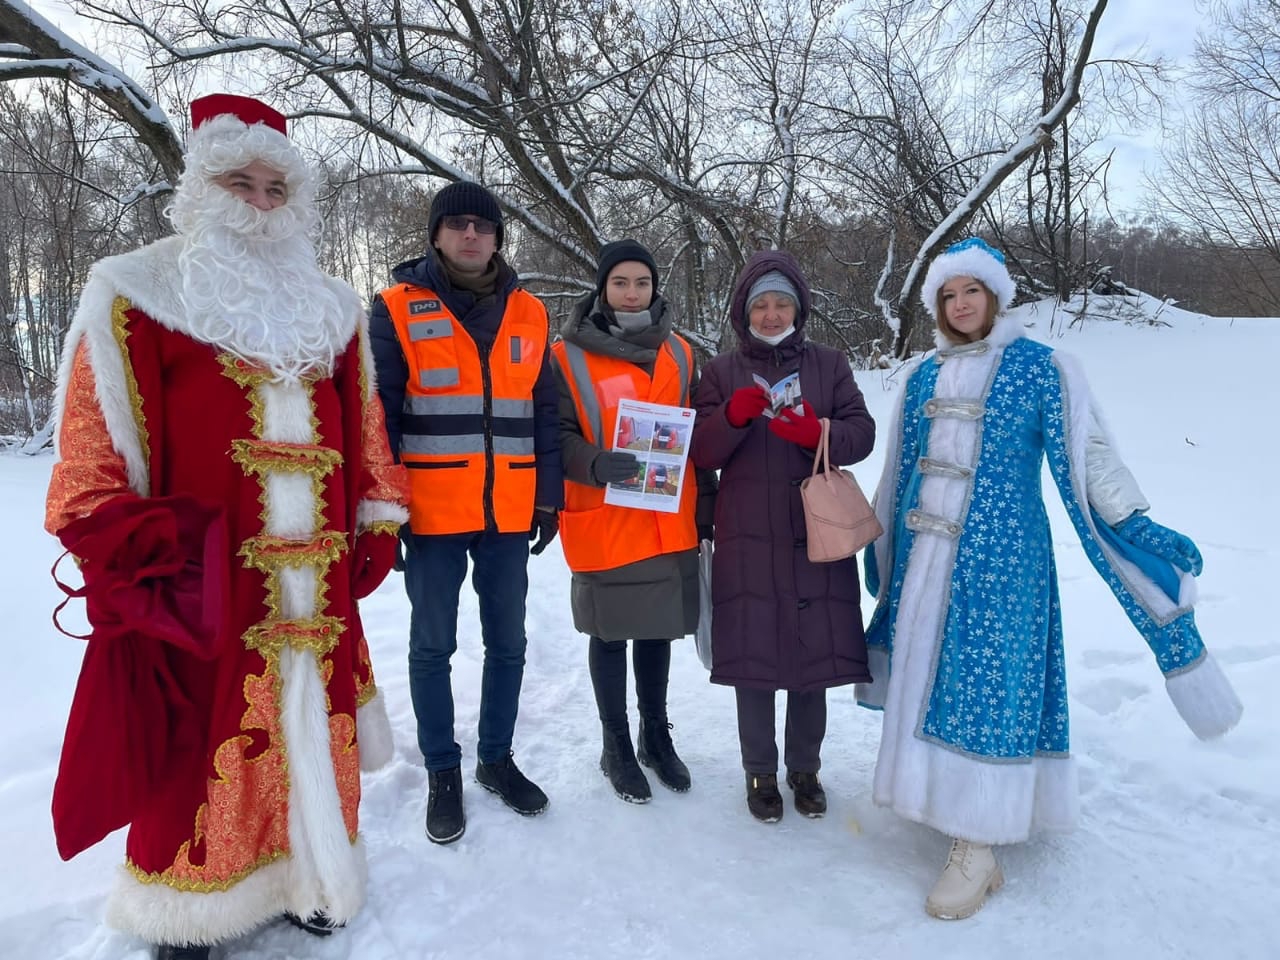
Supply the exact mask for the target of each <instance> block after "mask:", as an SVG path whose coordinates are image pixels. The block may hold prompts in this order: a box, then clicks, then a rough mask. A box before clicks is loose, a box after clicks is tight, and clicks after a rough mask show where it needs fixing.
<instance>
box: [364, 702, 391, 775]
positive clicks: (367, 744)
mask: <svg viewBox="0 0 1280 960" xmlns="http://www.w3.org/2000/svg"><path fill="white" fill-rule="evenodd" d="M356 743H357V744H358V746H359V748H360V769H361V770H364V771H366V772H368V771H370V770H381V769H382V768H383V767H385V766H386V765H387V764H388V763H390V762H391V760H392V759H393V758H394V757H395V755H396V743H395V738H394V737H393V736H392V735H391V721H390V720H389V719H387V700H386V698H385V697H384V696H383V695H382V691H381V690H378V691H377V692H375V693H374V695H373V699H372V700H370V701H369V702H368V703H366V704H365V705H364V706H363V707H360V708H359V709H357V710H356Z"/></svg>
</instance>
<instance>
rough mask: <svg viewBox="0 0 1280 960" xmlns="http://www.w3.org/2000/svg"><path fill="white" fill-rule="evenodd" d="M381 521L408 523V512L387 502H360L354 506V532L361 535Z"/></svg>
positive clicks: (396, 504)
mask: <svg viewBox="0 0 1280 960" xmlns="http://www.w3.org/2000/svg"><path fill="white" fill-rule="evenodd" d="M382 520H389V521H391V522H392V523H401V524H403V523H408V522H409V511H408V509H407V508H405V507H402V506H400V504H398V503H391V502H390V501H388V500H361V501H360V502H359V503H358V504H357V505H356V532H357V533H363V532H364V531H365V530H368V529H369V527H371V526H372V525H373V524H375V523H378V522H379V521H382Z"/></svg>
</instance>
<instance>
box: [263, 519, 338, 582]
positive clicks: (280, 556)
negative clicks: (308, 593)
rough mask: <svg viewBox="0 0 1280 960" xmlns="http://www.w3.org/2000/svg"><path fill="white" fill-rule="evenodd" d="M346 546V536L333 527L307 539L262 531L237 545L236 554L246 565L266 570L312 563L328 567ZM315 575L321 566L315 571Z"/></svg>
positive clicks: (278, 569)
mask: <svg viewBox="0 0 1280 960" xmlns="http://www.w3.org/2000/svg"><path fill="white" fill-rule="evenodd" d="M346 549H347V536H346V534H344V533H340V532H338V531H336V530H321V531H320V532H319V533H317V534H316V535H315V536H314V537H313V538H312V539H310V540H287V539H285V538H284V537H272V536H268V535H266V534H263V535H262V536H259V537H250V538H249V539H248V540H246V541H245V542H244V543H243V544H242V545H241V547H240V550H239V551H238V553H239V555H240V556H242V557H244V558H245V560H246V563H245V566H246V567H253V568H254V569H256V570H261V571H262V572H263V573H266V574H273V573H279V572H280V570H281V569H283V568H284V567H301V566H304V565H306V564H314V565H316V566H317V567H321V568H327V567H328V566H329V565H330V564H332V563H336V562H337V560H338V558H339V557H340V556H342V554H343V553H344V552H345V551H346ZM316 573H317V575H319V574H320V573H321V570H317V571H316Z"/></svg>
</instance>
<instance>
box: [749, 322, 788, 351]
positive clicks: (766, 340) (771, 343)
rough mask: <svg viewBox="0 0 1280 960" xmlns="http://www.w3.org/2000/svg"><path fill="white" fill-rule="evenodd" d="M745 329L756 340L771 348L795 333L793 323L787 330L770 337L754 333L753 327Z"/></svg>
mask: <svg viewBox="0 0 1280 960" xmlns="http://www.w3.org/2000/svg"><path fill="white" fill-rule="evenodd" d="M747 329H748V330H750V331H751V335H752V336H753V337H755V338H756V339H757V340H760V341H763V342H764V343H767V344H768V345H769V346H771V347H776V346H777V345H778V344H780V343H781V342H782V341H783V340H785V339H787V337H789V336H791V335H792V334H793V333H795V332H796V325H795V324H794V323H793V324H792V325H791V326H789V327H787V329H785V330H783V331H782V332H781V333H775V334H774V335H773V336H772V337H766V336H765V335H764V334H763V333H756V328H755V327H750V326H749V327H747Z"/></svg>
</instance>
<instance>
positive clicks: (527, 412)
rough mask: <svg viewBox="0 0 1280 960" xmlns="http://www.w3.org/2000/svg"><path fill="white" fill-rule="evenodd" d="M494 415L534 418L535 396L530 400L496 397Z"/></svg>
mask: <svg viewBox="0 0 1280 960" xmlns="http://www.w3.org/2000/svg"><path fill="white" fill-rule="evenodd" d="M493 415H494V416H495V417H525V418H527V419H532V418H533V398H532V397H530V398H529V399H528V400H499V399H498V398H497V397H494V400H493Z"/></svg>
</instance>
